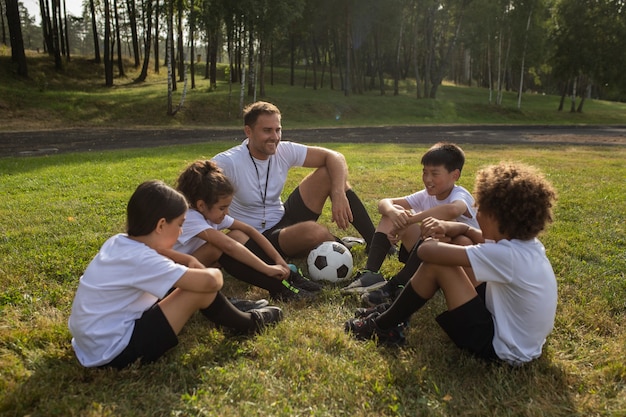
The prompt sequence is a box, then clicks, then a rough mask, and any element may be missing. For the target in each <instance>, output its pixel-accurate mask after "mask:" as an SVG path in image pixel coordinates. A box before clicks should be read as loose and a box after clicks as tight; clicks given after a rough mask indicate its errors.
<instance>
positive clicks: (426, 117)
mask: <svg viewBox="0 0 626 417" xmlns="http://www.w3.org/2000/svg"><path fill="white" fill-rule="evenodd" d="M9 61H10V57H9V56H7V55H5V54H4V53H2V52H0V109H2V111H0V130H13V129H16V130H21V129H24V127H25V126H27V127H28V129H49V128H71V127H97V128H101V127H117V126H125V127H139V128H181V127H239V126H241V120H240V117H239V97H238V86H237V85H233V86H229V84H228V82H227V81H226V80H227V77H222V75H221V74H222V73H223V72H224V71H226V67H220V68H219V72H220V76H218V82H217V88H216V89H215V90H214V89H211V87H210V85H209V80H206V79H202V78H201V77H200V76H197V77H196V88H195V89H194V90H190V91H188V92H187V96H186V99H185V105H184V107H183V109H182V110H181V111H180V112H178V113H177V114H176V116H167V115H166V111H167V83H166V81H165V73H166V71H165V70H162V71H161V74H153V73H150V75H149V76H148V81H147V82H145V83H135V82H133V79H134V77H135V76H137V75H138V72H134V70H133V69H132V65H127V74H128V75H127V77H125V78H116V79H115V82H114V84H115V85H114V87H113V88H107V87H105V86H104V75H103V70H102V67H101V66H100V65H96V64H94V63H93V62H92V61H90V60H87V59H86V58H84V57H73V58H72V61H70V62H67V63H66V65H65V70H64V72H57V71H55V70H54V68H53V67H54V63H53V62H52V61H51V60H50V58H48V57H47V56H43V55H37V56H32V57H29V73H30V74H31V75H32V78H31V79H28V80H23V79H18V78H16V77H15V75H14V74H12V73H11V71H10V70H9V69H10V68H11V64H10V62H9ZM202 73H203V70H202V68H201V67H200V68H199V71H198V73H197V75H199V74H202ZM296 75H297V77H296V80H295V85H294V86H290V85H289V71H288V70H287V69H284V68H275V70H274V81H275V82H274V85H270V83H269V80H268V82H267V83H266V84H267V85H266V90H267V95H266V96H265V97H257V98H258V99H264V100H267V101H272V102H274V103H276V104H277V105H278V106H279V107H280V109H281V111H282V113H283V114H284V116H285V117H284V125H285V126H284V127H285V129H289V128H296V127H346V126H372V125H381V124H383V125H424V124H442V123H445V124H550V125H554V124H625V123H626V104H624V103H614V102H606V101H598V100H587V101H586V104H585V109H584V110H585V111H584V113H582V114H572V113H570V112H567V111H566V112H558V111H557V108H558V105H559V100H560V97H557V96H550V95H540V94H526V95H524V97H523V104H522V108H521V109H517V97H516V94H515V93H513V92H505V93H504V98H503V102H502V105H500V106H497V105H495V104H492V103H490V102H489V91H488V90H486V89H482V88H470V87H461V86H451V85H445V84H444V85H443V86H441V87H440V88H439V90H438V96H437V99H436V100H431V99H419V100H418V99H416V98H415V94H416V85H415V81H414V80H410V79H407V80H404V81H402V82H401V83H400V86H399V95H398V96H394V95H392V87H391V86H388V87H387V91H388V93H387V94H385V95H384V96H381V95H380V92H379V91H378V90H375V91H374V90H371V91H366V92H365V93H364V94H360V95H351V96H348V97H346V96H345V95H344V94H343V93H342V92H341V91H338V89H337V88H338V86H339V82H338V80H335V89H334V90H331V89H330V88H329V85H330V83H329V80H328V76H327V77H326V81H325V84H324V86H323V87H321V86H320V87H319V88H318V89H317V90H313V89H312V88H311V86H310V82H309V87H308V88H304V87H303V86H304V79H305V71H304V70H303V69H302V68H299V69H298V71H297V73H296ZM335 76H336V75H335ZM231 87H232V88H231ZM180 94H182V84H181V85H180V88H179V89H178V90H177V91H176V92H175V94H174V95H175V97H174V98H173V101H174V102H177V101H178V100H179V96H178V95H180ZM252 100H253V97H248V96H247V97H246V99H245V101H246V103H249V102H251V101H252Z"/></svg>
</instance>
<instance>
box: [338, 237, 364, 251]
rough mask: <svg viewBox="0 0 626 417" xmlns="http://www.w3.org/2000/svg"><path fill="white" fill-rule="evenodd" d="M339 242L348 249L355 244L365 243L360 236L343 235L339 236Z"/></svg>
mask: <svg viewBox="0 0 626 417" xmlns="http://www.w3.org/2000/svg"><path fill="white" fill-rule="evenodd" d="M341 243H342V244H343V246H345V247H346V248H348V249H352V248H353V247H355V246H356V245H365V239H361V238H360V237H353V236H345V237H342V238H341Z"/></svg>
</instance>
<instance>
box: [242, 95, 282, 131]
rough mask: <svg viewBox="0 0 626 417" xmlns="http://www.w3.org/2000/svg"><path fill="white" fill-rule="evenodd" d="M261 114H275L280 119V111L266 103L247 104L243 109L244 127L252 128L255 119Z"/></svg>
mask: <svg viewBox="0 0 626 417" xmlns="http://www.w3.org/2000/svg"><path fill="white" fill-rule="evenodd" d="M262 114H277V115H278V116H279V117H280V110H278V107H276V106H275V105H273V104H272V103H268V102H267V101H257V102H255V103H252V104H249V105H248V106H246V107H245V108H244V109H243V124H244V126H250V127H252V126H254V124H255V123H256V121H257V119H258V118H259V116H260V115H262Z"/></svg>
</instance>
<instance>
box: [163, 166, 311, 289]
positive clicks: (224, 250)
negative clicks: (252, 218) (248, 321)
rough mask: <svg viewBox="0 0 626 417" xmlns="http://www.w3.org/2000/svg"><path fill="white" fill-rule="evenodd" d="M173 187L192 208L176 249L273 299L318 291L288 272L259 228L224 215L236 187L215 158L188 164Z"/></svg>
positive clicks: (285, 265)
mask: <svg viewBox="0 0 626 417" xmlns="http://www.w3.org/2000/svg"><path fill="white" fill-rule="evenodd" d="M176 188H177V189H178V191H180V192H181V193H182V194H183V195H184V196H185V197H186V198H187V200H188V201H189V204H190V206H191V207H190V209H189V212H188V213H187V218H186V220H185V225H184V227H183V232H182V233H181V235H180V237H179V238H178V242H177V243H176V245H174V249H175V250H177V251H179V252H183V253H188V254H190V255H193V256H194V257H195V258H197V259H198V260H199V261H200V262H202V263H203V264H204V265H212V266H221V267H222V268H224V270H225V271H226V272H228V273H229V274H230V275H232V276H233V277H235V278H237V279H239V280H242V281H244V282H247V283H249V284H252V285H255V286H257V287H260V288H264V289H266V290H267V291H269V293H270V296H271V297H272V298H275V299H279V300H283V301H290V300H298V299H302V298H311V297H312V296H313V293H314V292H316V291H319V290H321V286H320V285H319V284H317V283H315V282H312V281H310V280H308V279H306V278H304V277H303V276H301V275H300V274H299V273H297V272H294V271H292V270H291V269H290V268H289V266H288V265H287V262H285V260H284V259H283V257H282V256H281V255H280V254H279V253H278V251H277V250H276V249H275V248H274V246H272V244H271V243H270V241H269V240H267V239H266V238H265V236H263V235H262V234H261V233H260V232H259V231H257V230H256V229H255V228H254V227H252V226H250V225H248V224H246V223H244V222H241V221H239V220H237V219H234V218H233V217H231V216H230V215H229V214H228V211H229V207H230V204H231V202H232V200H233V195H234V187H233V185H232V184H231V182H230V180H229V179H228V178H227V177H226V176H225V175H224V173H223V172H222V170H221V169H220V168H219V167H218V166H217V164H216V163H215V162H213V161H207V160H204V161H203V160H198V161H195V162H193V163H191V164H190V165H188V166H187V168H185V169H184V170H183V172H181V174H180V175H179V176H178V180H177V184H176ZM224 230H228V233H227V234H226V233H224V232H223V231H224Z"/></svg>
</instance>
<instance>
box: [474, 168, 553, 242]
mask: <svg viewBox="0 0 626 417" xmlns="http://www.w3.org/2000/svg"><path fill="white" fill-rule="evenodd" d="M474 195H475V198H476V204H477V206H478V209H479V210H480V211H482V212H484V213H486V214H491V215H493V216H494V217H495V218H496V220H497V221H498V224H499V231H500V233H502V234H503V235H505V236H507V238H509V239H521V240H528V239H531V238H533V237H536V236H537V235H538V234H539V232H541V231H542V230H543V229H545V228H546V226H547V225H548V223H551V222H552V221H553V217H552V207H553V206H554V204H555V203H556V192H555V190H554V189H553V188H552V184H550V182H548V181H547V180H546V179H545V178H544V177H543V175H542V174H541V173H540V172H539V171H538V170H537V169H536V168H534V167H532V166H529V165H524V164H515V163H504V162H501V163H500V164H498V165H491V166H488V167H487V168H484V169H482V170H480V171H479V172H478V174H476V184H475V186H474Z"/></svg>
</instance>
